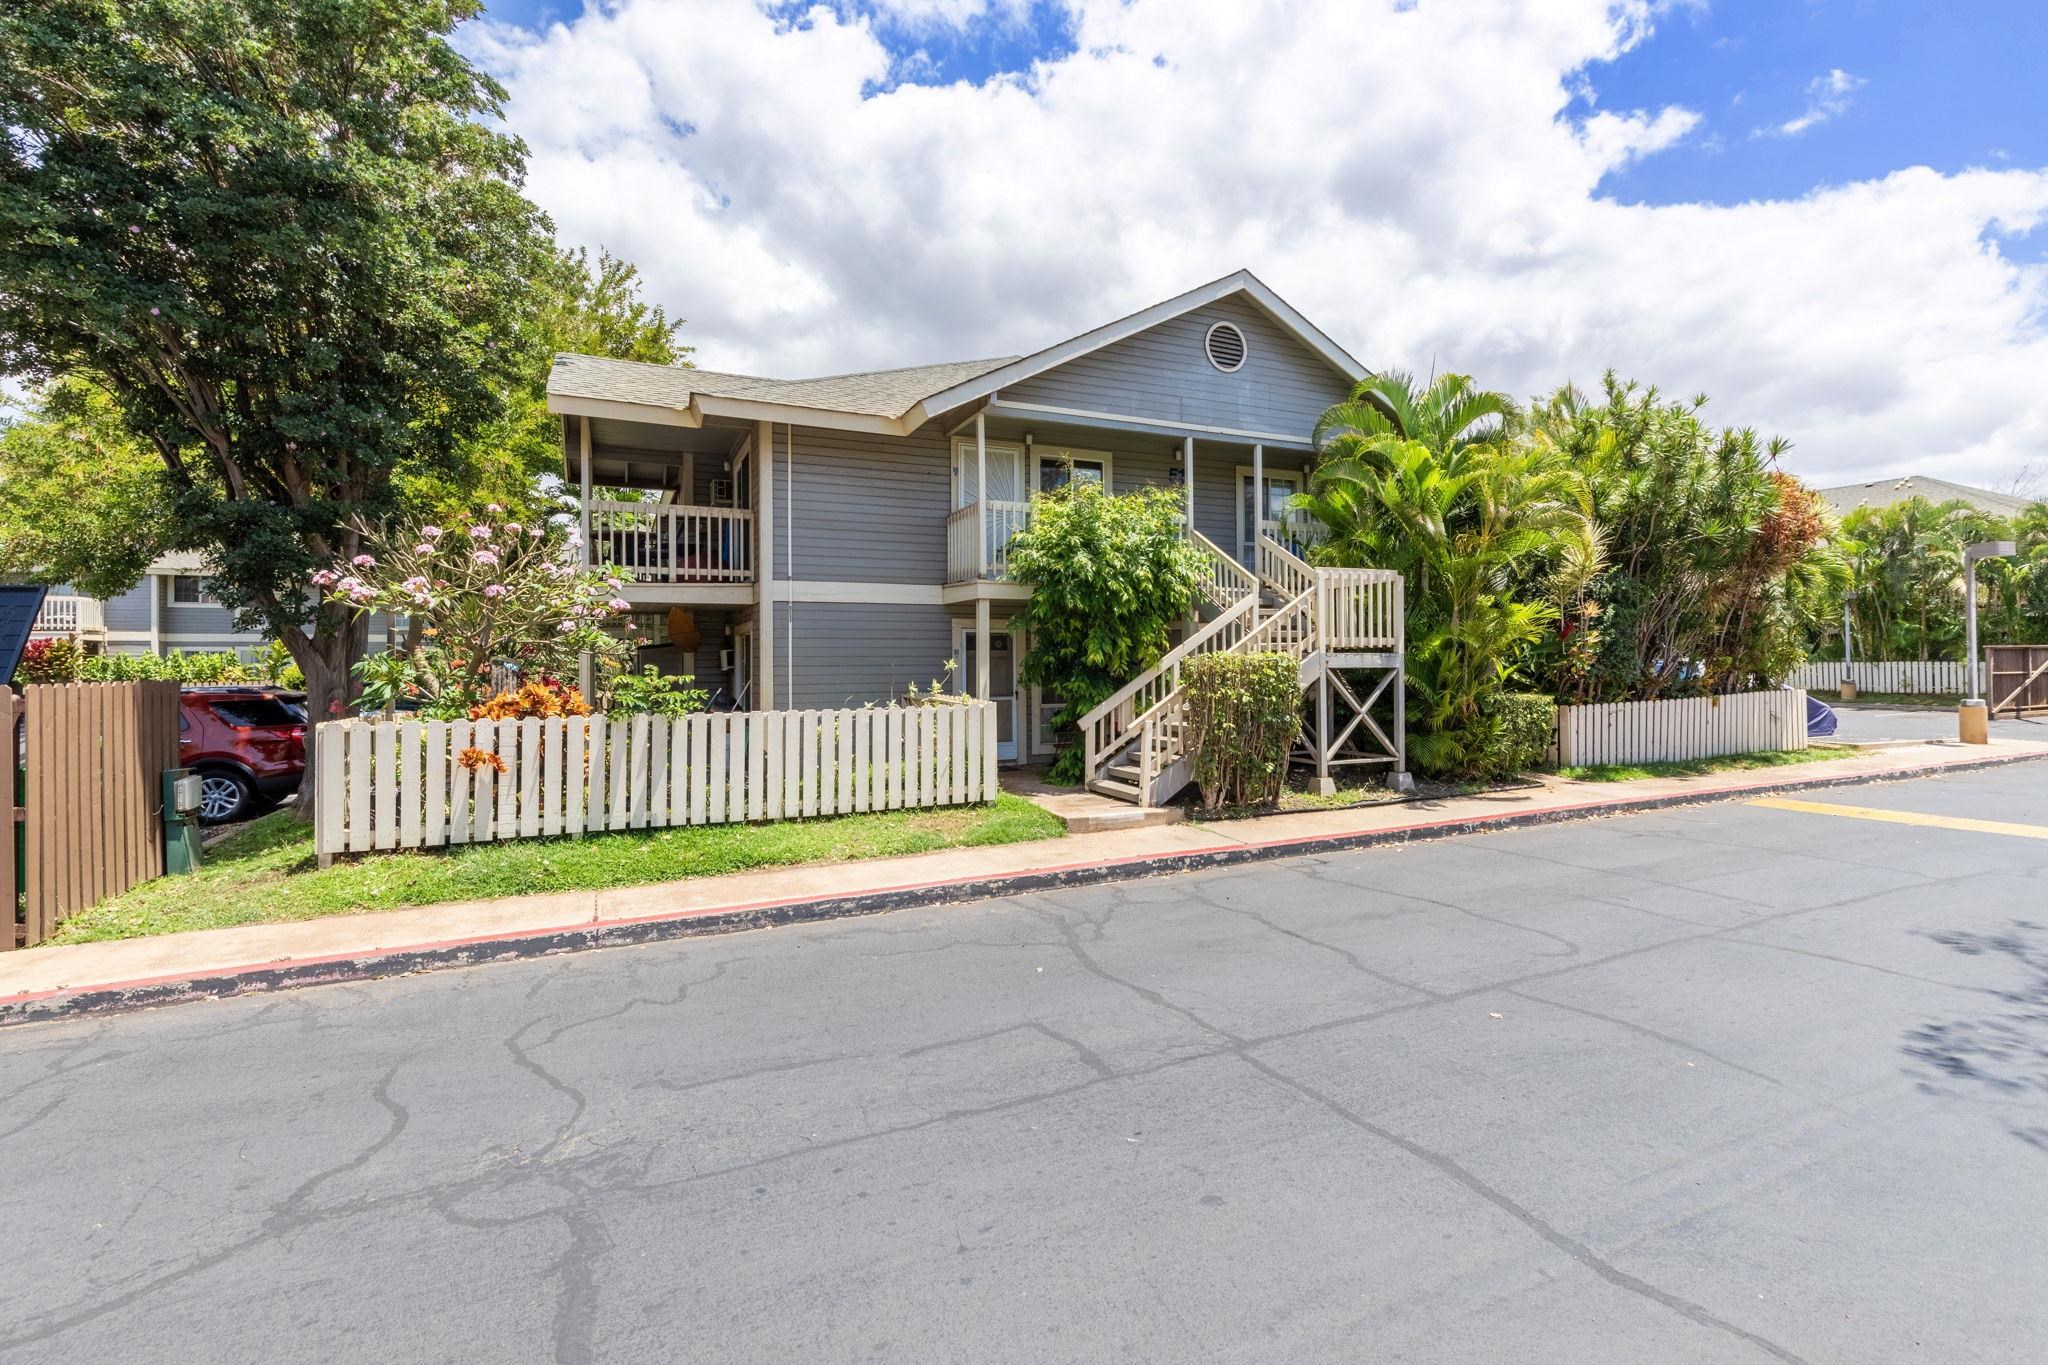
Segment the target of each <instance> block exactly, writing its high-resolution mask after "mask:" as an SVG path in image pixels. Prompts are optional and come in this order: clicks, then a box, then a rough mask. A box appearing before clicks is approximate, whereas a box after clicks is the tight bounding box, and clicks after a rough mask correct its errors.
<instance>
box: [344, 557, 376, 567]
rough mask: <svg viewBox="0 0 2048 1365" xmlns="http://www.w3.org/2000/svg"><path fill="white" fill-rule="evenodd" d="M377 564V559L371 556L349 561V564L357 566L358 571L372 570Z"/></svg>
mask: <svg viewBox="0 0 2048 1365" xmlns="http://www.w3.org/2000/svg"><path fill="white" fill-rule="evenodd" d="M376 562H377V561H376V559H375V558H374V557H372V556H370V555H357V556H356V557H355V558H354V559H351V560H350V561H349V563H351V564H353V565H355V566H356V567H357V568H358V569H367V568H370V567H371V566H372V565H374V564H375V563H376Z"/></svg>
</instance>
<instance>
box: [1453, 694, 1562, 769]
mask: <svg viewBox="0 0 2048 1365" xmlns="http://www.w3.org/2000/svg"><path fill="white" fill-rule="evenodd" d="M1481 719H1482V721H1483V722H1484V725H1485V729H1484V732H1483V734H1482V735H1481V736H1480V739H1479V743H1478V744H1477V746H1476V747H1475V749H1474V751H1473V758H1474V763H1473V775H1474V776H1475V777H1489V778H1490V777H1511V776H1513V775H1514V774H1516V773H1519V772H1525V771H1527V770H1528V769H1530V768H1534V767H1536V766H1537V765H1538V764H1540V763H1542V762H1543V760H1544V757H1545V756H1546V755H1547V754H1548V753H1549V752H1550V742H1551V740H1552V739H1553V738H1555V736H1556V733H1557V704H1556V703H1555V702H1553V701H1551V699H1550V698H1549V697H1547V696H1544V695H1542V694H1540V693H1535V692H1502V693H1499V694H1497V695H1496V696H1494V697H1492V698H1490V699H1489V701H1488V705H1487V706H1486V708H1485V710H1484V711H1483V712H1482V713H1481Z"/></svg>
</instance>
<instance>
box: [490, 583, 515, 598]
mask: <svg viewBox="0 0 2048 1365" xmlns="http://www.w3.org/2000/svg"><path fill="white" fill-rule="evenodd" d="M509 591H510V589H508V588H507V587H506V586H505V585H504V584H503V583H493V584H491V586H489V587H488V588H485V589H484V596H486V597H503V596H504V595H505V594H506V593H507V592H509Z"/></svg>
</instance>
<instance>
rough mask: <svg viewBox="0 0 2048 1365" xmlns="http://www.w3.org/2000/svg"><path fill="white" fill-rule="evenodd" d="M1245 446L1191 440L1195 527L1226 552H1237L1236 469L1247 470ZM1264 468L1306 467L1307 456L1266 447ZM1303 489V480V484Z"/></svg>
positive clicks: (1248, 461) (1247, 455)
mask: <svg viewBox="0 0 2048 1365" xmlns="http://www.w3.org/2000/svg"><path fill="white" fill-rule="evenodd" d="M1251 463H1252V453H1251V451H1250V450H1249V449H1243V448H1237V447H1231V446H1204V445H1203V444H1202V443H1201V442H1200V441H1197V442H1195V529H1196V530H1198V531H1200V532H1201V533H1202V534H1203V535H1205V536H1207V537H1209V539H1211V540H1213V541H1215V542H1216V544H1217V545H1218V546H1219V547H1221V548H1222V549H1223V550H1225V551H1226V552H1228V553H1231V554H1235V553H1236V552H1237V502H1238V496H1239V495H1238V491H1237V471H1238V468H1239V467H1240V466H1242V467H1244V468H1246V469H1249V468H1251ZM1265 464H1266V468H1267V469H1269V470H1272V471H1275V472H1278V471H1280V470H1283V469H1306V468H1308V464H1309V458H1308V456H1306V455H1303V454H1301V453H1299V452H1295V451H1280V450H1268V451H1267V452H1266V456H1265ZM1303 487H1304V488H1306V487H1307V484H1306V481H1304V483H1303Z"/></svg>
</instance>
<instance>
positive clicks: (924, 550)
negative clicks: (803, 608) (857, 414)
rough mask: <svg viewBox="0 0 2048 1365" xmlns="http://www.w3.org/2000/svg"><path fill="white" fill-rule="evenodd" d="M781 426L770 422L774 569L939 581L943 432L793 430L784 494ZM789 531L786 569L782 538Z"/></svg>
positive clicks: (944, 500)
mask: <svg viewBox="0 0 2048 1365" xmlns="http://www.w3.org/2000/svg"><path fill="white" fill-rule="evenodd" d="M784 442H785V436H784V431H783V428H781V427H779V426H778V427H777V428H776V431H775V446H776V462H775V489H776V494H775V524H776V535H775V539H776V541H777V548H776V553H775V566H774V573H775V577H776V578H778V579H789V578H795V579H797V580H799V581H802V580H821V581H827V582H854V583H921V584H934V583H942V582H944V581H945V578H946V536H945V525H946V513H947V512H948V511H950V510H951V507H952V463H951V455H950V450H949V443H948V442H947V439H946V435H945V433H944V432H942V431H941V430H939V428H938V427H937V425H936V424H927V425H925V426H924V427H922V428H920V429H919V430H918V431H917V432H915V433H913V434H912V435H910V436H907V437H895V436H873V435H864V434H862V433H859V432H850V431H821V430H815V429H812V428H809V427H798V428H797V429H796V479H795V483H796V487H795V491H794V495H793V496H792V493H791V489H790V477H789V465H788V460H787V459H786V457H785V455H784V453H783V452H784ZM792 535H793V536H794V537H795V545H796V558H795V570H794V572H793V573H792V571H791V568H790V537H791V536H792Z"/></svg>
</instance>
